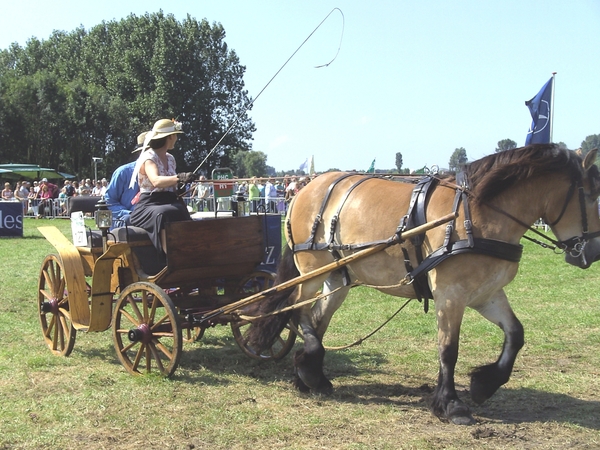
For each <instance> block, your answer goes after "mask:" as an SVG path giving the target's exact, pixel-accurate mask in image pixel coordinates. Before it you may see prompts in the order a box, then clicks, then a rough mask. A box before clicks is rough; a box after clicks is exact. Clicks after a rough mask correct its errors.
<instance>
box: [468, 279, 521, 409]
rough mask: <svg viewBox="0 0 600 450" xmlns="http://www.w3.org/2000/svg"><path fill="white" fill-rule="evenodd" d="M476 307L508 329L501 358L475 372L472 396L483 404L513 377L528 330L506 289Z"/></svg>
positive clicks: (472, 375)
mask: <svg viewBox="0 0 600 450" xmlns="http://www.w3.org/2000/svg"><path fill="white" fill-rule="evenodd" d="M475 309H476V310H477V311H478V312H479V313H480V314H481V315H482V316H483V317H485V318H486V319H488V320H489V321H490V322H492V323H495V324H496V325H498V326H499V327H500V328H501V329H502V331H504V345H503V347H502V353H500V357H499V358H498V360H497V361H496V362H495V363H493V364H488V365H485V366H481V367H478V368H476V369H475V370H473V372H471V398H472V399H473V401H474V402H475V403H478V404H481V403H483V402H484V401H486V400H487V399H488V398H490V397H491V396H492V395H493V394H494V392H496V391H497V390H498V388H499V387H500V386H502V385H503V384H504V383H506V382H507V381H508V379H509V378H510V374H511V372H512V369H513V365H514V363H515V359H516V357H517V353H519V350H521V348H522V347H523V344H524V333H523V325H521V322H519V319H517V317H516V316H515V314H514V312H513V311H512V309H511V307H510V305H509V304H508V299H507V298H506V294H505V293H504V291H503V290H500V291H498V292H497V293H496V294H495V295H493V296H492V297H491V298H490V300H489V301H488V302H487V303H486V304H485V305H483V306H481V307H479V308H475Z"/></svg>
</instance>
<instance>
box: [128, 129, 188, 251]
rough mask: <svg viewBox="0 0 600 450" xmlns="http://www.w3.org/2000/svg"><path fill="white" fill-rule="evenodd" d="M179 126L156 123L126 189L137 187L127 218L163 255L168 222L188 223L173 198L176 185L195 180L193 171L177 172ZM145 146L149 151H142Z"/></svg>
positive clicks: (176, 199) (182, 210)
mask: <svg viewBox="0 0 600 450" xmlns="http://www.w3.org/2000/svg"><path fill="white" fill-rule="evenodd" d="M181 133H183V131H182V130H181V123H180V122H176V121H174V120H169V119H161V120H159V121H157V122H156V123H155V124H154V126H153V127H152V130H151V131H149V132H148V134H147V135H146V138H145V140H144V148H142V151H141V154H140V156H139V157H138V159H137V161H136V165H135V167H134V170H133V175H132V176H131V181H130V184H129V186H130V187H133V186H135V181H136V180H137V182H138V184H139V188H140V196H139V201H138V203H137V204H136V205H135V208H134V209H133V212H132V213H131V216H130V221H131V225H133V226H136V227H141V228H144V229H145V230H146V231H148V234H149V235H150V239H151V240H152V242H153V244H154V246H155V247H156V248H157V249H158V250H159V252H161V255H164V254H166V252H167V248H166V243H165V234H164V226H165V224H166V223H168V222H174V221H180V220H191V217H190V213H189V212H188V209H187V207H186V206H185V204H184V203H183V202H182V201H181V200H180V199H178V197H177V194H176V192H177V185H178V184H186V183H190V182H192V181H196V180H197V179H198V177H197V175H196V174H194V173H193V172H187V173H177V172H176V165H175V157H173V155H171V154H170V153H169V150H172V149H173V148H175V143H176V142H177V135H178V134H181ZM146 146H148V147H149V148H146Z"/></svg>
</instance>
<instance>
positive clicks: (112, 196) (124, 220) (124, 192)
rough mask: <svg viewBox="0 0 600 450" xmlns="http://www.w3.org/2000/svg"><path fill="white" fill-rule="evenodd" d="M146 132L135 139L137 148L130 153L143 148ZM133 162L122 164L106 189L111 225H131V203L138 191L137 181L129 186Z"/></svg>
mask: <svg viewBox="0 0 600 450" xmlns="http://www.w3.org/2000/svg"><path fill="white" fill-rule="evenodd" d="M146 134H147V132H143V133H141V134H139V135H138V137H137V146H136V148H135V149H134V150H133V151H132V152H131V153H137V152H139V151H141V150H142V148H144V139H145V138H146ZM135 163H136V162H135V161H133V162H130V163H127V164H123V165H122V166H120V167H117V169H116V170H115V171H114V172H113V174H112V177H111V178H110V182H109V183H108V186H107V187H106V192H105V194H104V199H105V200H106V203H107V204H108V209H110V210H111V211H112V214H113V225H116V226H123V225H131V220H130V216H131V212H132V211H133V206H134V204H133V202H134V198H135V196H136V195H137V194H138V192H139V191H140V189H139V187H138V183H137V180H136V181H135V183H134V185H133V187H130V186H129V183H130V181H131V176H132V175H133V169H134V168H135Z"/></svg>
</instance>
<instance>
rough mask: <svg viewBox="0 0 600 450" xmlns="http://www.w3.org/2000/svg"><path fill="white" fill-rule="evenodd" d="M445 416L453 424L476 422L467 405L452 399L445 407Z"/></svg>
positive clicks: (471, 423)
mask: <svg viewBox="0 0 600 450" xmlns="http://www.w3.org/2000/svg"><path fill="white" fill-rule="evenodd" d="M446 417H447V418H448V421H450V423H453V424H454V425H473V424H475V423H476V421H475V419H474V418H473V416H472V415H471V411H470V410H469V407H468V406H467V405H465V404H464V403H463V402H461V401H457V400H453V401H451V402H450V403H448V406H447V407H446Z"/></svg>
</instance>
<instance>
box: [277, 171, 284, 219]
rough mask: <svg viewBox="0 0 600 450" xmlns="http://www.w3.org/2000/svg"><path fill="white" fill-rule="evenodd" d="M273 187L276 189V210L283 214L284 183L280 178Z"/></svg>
mask: <svg viewBox="0 0 600 450" xmlns="http://www.w3.org/2000/svg"><path fill="white" fill-rule="evenodd" d="M275 189H277V211H278V212H279V213H280V214H284V213H285V184H284V181H283V180H282V179H281V178H280V179H279V180H277V184H276V185H275Z"/></svg>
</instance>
